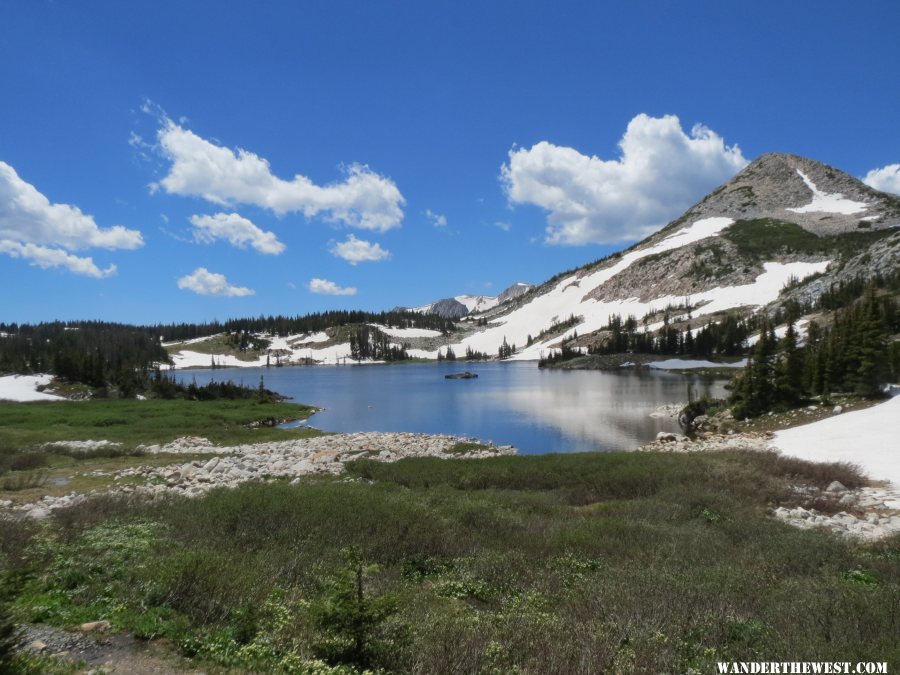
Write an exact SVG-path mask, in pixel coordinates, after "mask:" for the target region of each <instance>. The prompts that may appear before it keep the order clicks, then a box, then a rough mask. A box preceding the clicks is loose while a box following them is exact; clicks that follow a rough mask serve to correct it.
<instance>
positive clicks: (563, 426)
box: [484, 372, 723, 450]
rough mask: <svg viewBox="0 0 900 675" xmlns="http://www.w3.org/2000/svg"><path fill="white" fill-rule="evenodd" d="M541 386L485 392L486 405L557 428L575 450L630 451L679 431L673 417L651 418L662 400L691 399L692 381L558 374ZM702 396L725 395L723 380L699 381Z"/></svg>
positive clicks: (677, 377)
mask: <svg viewBox="0 0 900 675" xmlns="http://www.w3.org/2000/svg"><path fill="white" fill-rule="evenodd" d="M553 375H557V377H550V378H547V379H546V380H544V381H542V382H541V385H540V387H533V386H532V387H527V386H511V387H508V388H506V389H496V390H492V391H490V392H485V394H484V398H486V399H489V401H485V403H487V406H485V407H488V406H489V407H491V408H494V409H496V408H501V409H502V408H506V409H509V410H511V411H514V412H515V413H516V414H519V415H524V416H527V417H529V418H531V419H532V420H534V421H535V422H537V423H538V424H540V425H542V426H550V427H553V428H555V429H557V430H559V431H560V432H562V433H563V434H564V435H565V436H566V437H568V438H570V439H571V440H572V442H573V443H575V444H576V446H575V447H573V448H572V449H573V450H576V449H577V450H592V449H627V448H633V447H636V446H637V445H640V443H641V442H642V439H645V438H652V437H653V436H655V435H656V433H657V432H659V431H675V432H677V431H678V424H677V422H676V421H675V420H673V419H668V418H654V417H650V413H651V412H653V411H654V410H655V409H656V408H657V406H659V405H661V404H663V403H667V402H668V403H678V402H682V401H685V400H686V399H687V389H688V384H689V381H688V380H685V378H683V377H682V376H681V375H671V374H669V373H663V374H653V375H646V376H641V375H640V374H635V373H628V374H627V375H624V376H620V375H617V374H614V373H598V372H576V373H554V374H553ZM695 390H697V395H703V394H704V393H708V394H711V395H718V396H721V395H722V394H723V389H722V387H721V384H719V385H710V384H709V383H698V384H695Z"/></svg>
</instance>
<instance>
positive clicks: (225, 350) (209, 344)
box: [166, 334, 274, 366]
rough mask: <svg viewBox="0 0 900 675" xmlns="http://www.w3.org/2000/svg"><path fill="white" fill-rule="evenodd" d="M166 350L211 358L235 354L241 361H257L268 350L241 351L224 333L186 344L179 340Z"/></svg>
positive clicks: (172, 352) (171, 352) (170, 352)
mask: <svg viewBox="0 0 900 675" xmlns="http://www.w3.org/2000/svg"><path fill="white" fill-rule="evenodd" d="M166 350H167V351H168V352H169V354H170V355H171V354H177V353H178V352H180V351H182V350H184V351H191V352H197V353H198V354H209V355H210V359H211V358H212V356H213V355H216V356H219V355H225V356H233V357H235V358H236V359H239V360H241V361H256V360H257V359H258V358H259V357H260V354H264V353H265V351H266V350H265V349H261V350H253V349H247V350H244V351H241V350H240V349H238V348H237V347H235V346H234V345H233V344H231V342H230V341H229V336H228V335H224V334H223V335H213V336H210V337H209V338H208V339H206V340H203V341H201V342H193V343H191V344H185V343H183V342H178V343H176V344H172V345H169V346H168V347H166ZM272 360H273V362H274V359H272ZM211 363H212V361H210V364H211ZM210 364H206V365H207V366H209V365H210Z"/></svg>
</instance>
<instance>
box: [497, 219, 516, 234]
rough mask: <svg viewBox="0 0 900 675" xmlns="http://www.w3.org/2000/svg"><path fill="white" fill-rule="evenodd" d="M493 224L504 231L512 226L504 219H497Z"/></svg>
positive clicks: (507, 230)
mask: <svg viewBox="0 0 900 675" xmlns="http://www.w3.org/2000/svg"><path fill="white" fill-rule="evenodd" d="M494 225H495V226H497V227H499V228H500V229H501V230H503V231H504V232H509V230H510V228H511V227H512V225H510V224H509V223H508V222H506V221H505V220H498V221H497V222H496V223H494Z"/></svg>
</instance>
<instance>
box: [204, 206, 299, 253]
mask: <svg viewBox="0 0 900 675" xmlns="http://www.w3.org/2000/svg"><path fill="white" fill-rule="evenodd" d="M190 220H191V224H192V225H193V226H194V239H195V240H197V241H199V242H203V243H206V244H211V243H212V242H214V241H215V240H217V239H224V240H225V241H227V242H229V243H230V244H232V245H233V246H237V247H238V248H247V246H248V245H249V246H252V247H253V248H254V249H256V250H257V251H259V252H260V253H265V254H268V255H278V254H279V253H281V252H282V251H284V249H285V246H284V244H282V243H281V242H280V241H278V237H276V236H275V233H274V232H266V231H264V230H261V229H260V228H258V227H257V226H256V225H254V224H253V223H252V222H251V221H250V220H248V219H247V218H244V217H243V216H241V215H239V214H237V213H216V214H214V215H212V216H191V218H190Z"/></svg>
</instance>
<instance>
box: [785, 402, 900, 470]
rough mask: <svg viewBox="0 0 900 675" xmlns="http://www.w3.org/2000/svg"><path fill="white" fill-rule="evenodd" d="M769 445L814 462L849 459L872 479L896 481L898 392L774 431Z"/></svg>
mask: <svg viewBox="0 0 900 675" xmlns="http://www.w3.org/2000/svg"><path fill="white" fill-rule="evenodd" d="M771 445H772V446H773V447H775V448H778V449H779V450H781V451H782V452H783V453H784V454H786V455H791V456H792V457H799V458H801V459H807V460H811V461H814V462H850V463H851V464H857V465H859V466H860V467H861V468H862V470H863V471H865V472H866V473H867V474H869V477H870V478H873V479H875V480H889V481H892V482H893V483H896V484H897V485H900V396H895V397H894V398H892V399H890V400H889V401H886V402H884V403H879V404H878V405H875V406H872V407H871V408H866V409H865V410H857V411H854V412H848V413H841V414H839V415H834V416H832V417H828V418H826V419H824V420H820V421H818V422H813V423H812V424H806V425H803V426H801V427H793V428H791V429H785V430H784V431H778V432H776V433H775V440H773V441H772V443H771Z"/></svg>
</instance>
